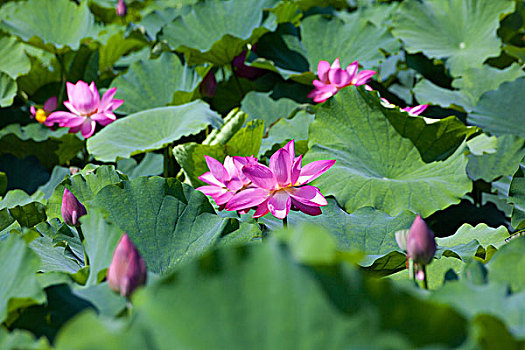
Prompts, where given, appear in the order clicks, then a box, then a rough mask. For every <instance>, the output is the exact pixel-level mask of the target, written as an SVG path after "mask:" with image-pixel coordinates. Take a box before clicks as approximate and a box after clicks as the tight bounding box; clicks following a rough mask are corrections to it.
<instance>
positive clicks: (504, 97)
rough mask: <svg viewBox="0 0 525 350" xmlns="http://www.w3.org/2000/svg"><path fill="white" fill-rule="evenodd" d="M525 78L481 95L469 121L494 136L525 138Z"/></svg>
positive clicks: (468, 118) (469, 116)
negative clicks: (524, 118)
mask: <svg viewBox="0 0 525 350" xmlns="http://www.w3.org/2000/svg"><path fill="white" fill-rule="evenodd" d="M524 93H525V78H518V79H516V80H514V81H512V82H506V83H503V84H501V85H500V86H499V87H498V89H497V90H493V91H488V92H486V93H484V94H483V95H481V97H480V99H479V101H478V103H477V104H476V106H475V107H474V110H473V111H472V113H470V114H469V115H468V117H467V121H468V122H469V123H471V124H474V125H477V126H479V127H480V128H482V129H483V130H484V131H486V132H489V133H491V134H494V135H497V136H499V135H503V134H511V135H516V136H519V137H521V138H525V124H524V123H522V122H521V121H522V119H523V110H524V108H525V101H524V100H523V94H524Z"/></svg>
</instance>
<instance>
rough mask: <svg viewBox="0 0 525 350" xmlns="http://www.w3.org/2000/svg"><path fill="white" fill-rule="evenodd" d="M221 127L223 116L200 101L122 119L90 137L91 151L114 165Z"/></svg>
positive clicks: (95, 155)
mask: <svg viewBox="0 0 525 350" xmlns="http://www.w3.org/2000/svg"><path fill="white" fill-rule="evenodd" d="M221 124H222V119H221V118H220V116H219V115H218V114H217V113H215V112H213V111H212V110H210V108H209V106H208V105H207V104H206V103H204V102H202V101H200V100H199V101H194V102H191V103H188V104H185V105H182V106H175V107H160V108H154V109H149V110H146V111H142V112H138V113H134V114H131V115H128V116H127V117H125V118H122V119H118V120H117V121H115V122H113V123H111V124H109V125H108V126H106V127H105V128H104V129H102V130H101V131H100V132H99V133H97V134H96V135H95V136H93V137H90V138H89V139H88V143H87V147H88V151H89V153H90V154H92V155H93V156H94V157H95V158H96V159H98V160H100V161H105V162H113V161H116V160H117V159H119V158H129V157H130V156H132V155H135V154H139V153H143V152H146V151H152V150H156V149H161V148H164V147H166V146H167V145H169V144H170V143H171V142H173V141H177V140H179V139H180V138H181V137H183V136H188V135H193V134H197V133H199V132H200V131H202V130H203V129H205V128H206V127H207V126H208V125H212V126H213V127H218V126H220V125H221Z"/></svg>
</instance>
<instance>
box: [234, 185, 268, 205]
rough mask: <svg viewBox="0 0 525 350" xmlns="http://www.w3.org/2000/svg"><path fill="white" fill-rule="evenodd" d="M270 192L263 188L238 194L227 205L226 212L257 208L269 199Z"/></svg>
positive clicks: (250, 189) (246, 190) (248, 189)
mask: <svg viewBox="0 0 525 350" xmlns="http://www.w3.org/2000/svg"><path fill="white" fill-rule="evenodd" d="M269 193H270V192H269V191H268V190H265V189H262V188H247V189H245V190H243V191H240V192H237V193H236V194H235V195H234V196H233V197H232V198H231V199H230V200H229V201H228V203H226V210H243V209H249V208H252V207H256V206H258V205H259V204H261V203H262V202H264V201H265V200H266V199H268V195H269Z"/></svg>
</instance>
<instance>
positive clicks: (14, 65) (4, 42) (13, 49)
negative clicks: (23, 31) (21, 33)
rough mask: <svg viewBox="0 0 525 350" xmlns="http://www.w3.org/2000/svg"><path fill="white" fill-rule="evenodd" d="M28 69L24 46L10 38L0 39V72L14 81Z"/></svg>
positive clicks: (29, 65)
mask: <svg viewBox="0 0 525 350" xmlns="http://www.w3.org/2000/svg"><path fill="white" fill-rule="evenodd" d="M30 69H31V62H30V61H29V57H27V55H26V53H25V51H24V44H22V43H20V42H18V41H17V40H16V39H15V38H14V37H12V36H2V37H0V71H3V72H4V73H6V74H7V75H9V76H10V77H11V78H13V79H16V78H18V76H20V75H23V74H26V73H28V72H29V70H30Z"/></svg>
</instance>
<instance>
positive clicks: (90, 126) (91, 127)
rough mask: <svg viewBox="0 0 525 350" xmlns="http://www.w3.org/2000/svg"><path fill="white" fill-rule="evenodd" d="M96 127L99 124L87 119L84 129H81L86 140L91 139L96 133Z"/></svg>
mask: <svg viewBox="0 0 525 350" xmlns="http://www.w3.org/2000/svg"><path fill="white" fill-rule="evenodd" d="M96 125H97V123H96V122H95V121H94V120H91V119H89V118H86V121H85V122H84V124H82V127H81V128H80V131H81V132H82V136H84V137H85V138H86V139H87V138H90V137H91V135H93V133H94V132H95V126H96ZM70 131H71V130H70Z"/></svg>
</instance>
